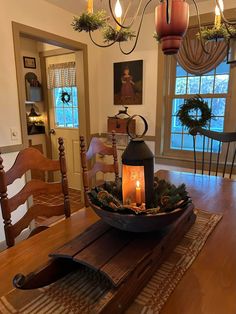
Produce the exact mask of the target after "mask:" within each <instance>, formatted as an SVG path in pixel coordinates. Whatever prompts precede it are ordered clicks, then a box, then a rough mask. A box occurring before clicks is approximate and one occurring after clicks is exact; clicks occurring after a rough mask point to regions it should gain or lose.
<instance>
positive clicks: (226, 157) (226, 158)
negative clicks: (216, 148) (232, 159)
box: [222, 142, 230, 178]
mask: <svg viewBox="0 0 236 314" xmlns="http://www.w3.org/2000/svg"><path fill="white" fill-rule="evenodd" d="M229 147H230V142H229V143H228V145H227V152H226V156H225V163H224V170H223V175H222V177H223V178H224V177H225V170H226V166H227V160H228V155H229Z"/></svg>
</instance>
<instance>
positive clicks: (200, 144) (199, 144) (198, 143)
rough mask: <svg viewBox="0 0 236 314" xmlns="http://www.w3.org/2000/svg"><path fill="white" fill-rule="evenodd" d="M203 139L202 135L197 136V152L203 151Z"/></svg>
mask: <svg viewBox="0 0 236 314" xmlns="http://www.w3.org/2000/svg"><path fill="white" fill-rule="evenodd" d="M202 139H203V137H202V136H201V135H197V136H196V142H195V145H196V150H197V151H201V150H202V148H203V140H202Z"/></svg>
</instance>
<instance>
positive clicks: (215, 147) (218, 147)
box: [189, 127, 236, 178]
mask: <svg viewBox="0 0 236 314" xmlns="http://www.w3.org/2000/svg"><path fill="white" fill-rule="evenodd" d="M189 133H190V134H191V135H192V136H193V152H194V172H195V173H196V172H197V162H198V161H197V149H196V136H197V134H200V135H202V137H203V142H202V153H201V160H200V164H201V173H202V174H204V170H205V171H206V170H207V172H208V174H209V175H211V174H212V173H213V174H215V175H216V176H217V175H218V173H219V171H220V172H221V171H222V176H223V177H225V174H226V173H229V178H231V177H232V173H233V168H234V163H235V157H236V148H235V145H234V146H233V145H232V143H234V142H235V143H236V132H214V131H210V130H206V129H203V128H200V127H197V128H193V129H192V130H190V132H189ZM206 139H208V141H206ZM224 146H226V153H224V156H223V157H224V158H223V159H224V160H223V162H222V160H221V158H220V157H221V152H222V149H223V147H224ZM230 153H231V154H232V159H231V160H230V161H228V159H229V155H230ZM207 164H208V167H207ZM212 168H213V169H212Z"/></svg>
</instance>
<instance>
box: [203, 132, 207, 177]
mask: <svg viewBox="0 0 236 314" xmlns="http://www.w3.org/2000/svg"><path fill="white" fill-rule="evenodd" d="M205 139H206V137H205V135H204V136H203V144H202V146H203V148H202V174H204V160H205Z"/></svg>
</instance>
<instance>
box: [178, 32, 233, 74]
mask: <svg viewBox="0 0 236 314" xmlns="http://www.w3.org/2000/svg"><path fill="white" fill-rule="evenodd" d="M197 32H198V29H197V28H191V29H189V30H188V32H187V34H186V36H185V38H184V40H183V43H182V45H181V47H180V50H179V53H178V54H177V61H178V63H179V64H180V65H181V66H182V68H184V69H185V70H186V71H187V72H188V73H191V74H195V75H201V74H204V73H207V72H210V71H211V70H213V69H214V68H215V67H217V66H218V65H219V64H220V63H221V62H222V61H223V60H224V59H225V57H226V54H227V43H226V42H225V41H223V40H222V41H218V42H216V41H210V42H207V43H206V50H207V51H208V52H209V54H207V53H205V52H204V51H203V49H202V46H201V42H200V40H199V39H198V38H196V33H197Z"/></svg>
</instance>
